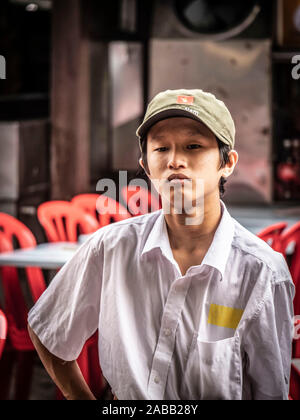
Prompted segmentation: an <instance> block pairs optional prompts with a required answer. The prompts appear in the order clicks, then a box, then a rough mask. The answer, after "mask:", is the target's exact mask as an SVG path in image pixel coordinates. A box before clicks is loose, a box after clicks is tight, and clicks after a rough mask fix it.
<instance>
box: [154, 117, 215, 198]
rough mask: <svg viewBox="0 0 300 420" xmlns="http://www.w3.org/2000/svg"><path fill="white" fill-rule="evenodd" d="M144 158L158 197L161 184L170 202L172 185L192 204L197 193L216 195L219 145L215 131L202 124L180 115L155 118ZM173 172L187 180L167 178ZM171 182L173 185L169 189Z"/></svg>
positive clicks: (205, 195) (172, 190) (161, 188)
mask: <svg viewBox="0 0 300 420" xmlns="http://www.w3.org/2000/svg"><path fill="white" fill-rule="evenodd" d="M147 160H148V168H149V173H150V175H149V178H150V180H151V181H152V182H153V183H154V185H155V186H156V188H157V189H158V190H159V193H160V194H161V195H162V197H164V194H163V191H164V190H163V189H164V187H167V189H168V190H169V191H171V193H170V194H169V195H170V202H171V203H172V200H173V199H174V194H173V192H174V191H175V190H174V188H177V191H178V189H180V191H181V194H182V193H183V195H184V199H187V200H190V203H191V204H192V205H193V206H195V203H196V199H197V198H198V199H199V194H200V195H201V196H203V197H204V199H206V198H208V197H209V196H211V195H217V196H219V180H220V178H221V176H222V169H220V170H219V166H220V154H219V148H218V144H217V139H216V137H215V135H214V134H213V133H212V132H211V131H210V130H209V128H207V127H206V126H205V125H204V124H202V123H200V122H198V121H195V120H192V119H191V118H184V117H176V118H169V119H166V120H162V121H159V122H158V123H156V124H155V125H153V126H152V127H151V129H150V130H149V132H148V136H147ZM174 174H175V175H178V174H181V175H185V176H186V177H188V178H189V180H185V181H183V182H181V181H178V180H177V181H171V182H170V181H169V180H168V178H169V177H170V176H171V175H174ZM197 182H198V187H199V186H201V185H202V186H203V188H204V191H203V189H202V190H201V188H200V189H199V188H198V187H197ZM171 185H172V186H173V187H174V188H171V189H170V186H171Z"/></svg>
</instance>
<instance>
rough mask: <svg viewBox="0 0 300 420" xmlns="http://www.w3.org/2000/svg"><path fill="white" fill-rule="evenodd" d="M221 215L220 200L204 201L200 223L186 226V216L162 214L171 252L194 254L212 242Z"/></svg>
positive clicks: (217, 198)
mask: <svg viewBox="0 0 300 420" xmlns="http://www.w3.org/2000/svg"><path fill="white" fill-rule="evenodd" d="M221 215H222V210H221V203H220V198H219V197H216V198H212V199H210V200H209V199H205V200H204V206H203V214H202V215H201V216H202V217H201V219H202V223H200V224H197V225H187V224H186V219H187V217H191V216H190V215H187V214H174V213H172V212H171V213H170V214H164V217H165V220H166V225H167V230H168V235H169V241H170V246H171V248H172V250H183V251H186V252H191V253H192V252H194V251H197V250H200V249H201V248H202V247H204V248H207V246H209V245H210V243H211V242H212V239H213V237H214V234H215V231H216V230H217V227H218V225H219V223H220V220H221Z"/></svg>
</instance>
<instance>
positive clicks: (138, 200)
mask: <svg viewBox="0 0 300 420" xmlns="http://www.w3.org/2000/svg"><path fill="white" fill-rule="evenodd" d="M121 194H122V197H123V200H124V201H125V203H126V204H127V207H128V209H129V211H130V213H131V214H132V215H133V216H140V215H142V214H147V213H149V212H151V211H156V210H159V209H160V208H161V203H160V200H159V198H156V197H155V196H154V195H153V194H151V192H150V191H148V190H146V189H145V188H143V187H142V186H140V185H136V186H128V185H127V186H124V187H123V188H122V189H121Z"/></svg>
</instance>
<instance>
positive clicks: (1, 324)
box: [0, 309, 7, 359]
mask: <svg viewBox="0 0 300 420" xmlns="http://www.w3.org/2000/svg"><path fill="white" fill-rule="evenodd" d="M6 335H7V319H6V316H5V314H4V312H3V311H1V309H0V359H1V356H2V352H3V349H4V345H5V341H6Z"/></svg>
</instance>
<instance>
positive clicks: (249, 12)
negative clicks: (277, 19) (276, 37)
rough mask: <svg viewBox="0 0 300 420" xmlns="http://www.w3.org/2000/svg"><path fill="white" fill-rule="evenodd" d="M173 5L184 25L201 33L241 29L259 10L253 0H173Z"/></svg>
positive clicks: (209, 33)
mask: <svg viewBox="0 0 300 420" xmlns="http://www.w3.org/2000/svg"><path fill="white" fill-rule="evenodd" d="M174 7H175V11H176V14H177V16H178V18H179V20H180V21H181V22H182V23H183V24H184V26H185V27H187V28H188V29H190V30H192V31H194V32H198V33H200V34H203V35H213V34H220V33H224V32H228V31H232V30H235V29H238V28H239V27H240V30H241V31H242V30H243V29H245V27H246V26H248V25H249V24H250V23H252V22H253V20H254V18H255V17H256V15H257V13H258V12H259V10H260V7H259V6H258V2H257V1H255V0H243V1H240V2H239V1H236V0H175V1H174Z"/></svg>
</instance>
